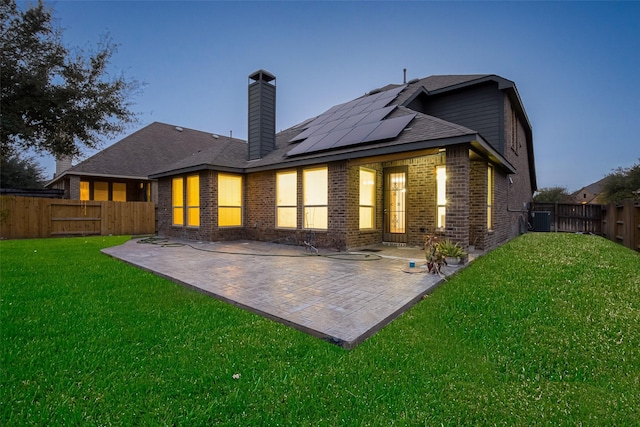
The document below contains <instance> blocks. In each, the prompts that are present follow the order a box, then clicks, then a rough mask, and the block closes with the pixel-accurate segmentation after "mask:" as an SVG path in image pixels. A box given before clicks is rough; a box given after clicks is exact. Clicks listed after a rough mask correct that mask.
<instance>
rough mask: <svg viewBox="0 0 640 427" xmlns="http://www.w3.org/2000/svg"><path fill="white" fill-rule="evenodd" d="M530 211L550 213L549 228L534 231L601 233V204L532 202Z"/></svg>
mask: <svg viewBox="0 0 640 427" xmlns="http://www.w3.org/2000/svg"><path fill="white" fill-rule="evenodd" d="M531 211H532V212H550V214H551V218H550V220H551V221H550V222H551V224H550V225H551V229H550V230H536V231H561V232H569V233H593V234H602V217H603V215H602V212H603V211H602V205H582V204H574V203H534V204H533V206H532V209H531Z"/></svg>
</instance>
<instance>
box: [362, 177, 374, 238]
mask: <svg viewBox="0 0 640 427" xmlns="http://www.w3.org/2000/svg"><path fill="white" fill-rule="evenodd" d="M375 200H376V173H375V171H372V170H368V169H360V228H373V227H374V214H373V213H374V211H375V209H374V206H375Z"/></svg>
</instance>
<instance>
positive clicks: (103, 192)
mask: <svg viewBox="0 0 640 427" xmlns="http://www.w3.org/2000/svg"><path fill="white" fill-rule="evenodd" d="M93 200H100V201H108V200H109V183H108V182H99V181H96V182H94V183H93Z"/></svg>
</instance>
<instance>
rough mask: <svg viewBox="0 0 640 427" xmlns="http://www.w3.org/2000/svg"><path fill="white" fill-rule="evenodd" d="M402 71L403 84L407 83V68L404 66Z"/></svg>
mask: <svg viewBox="0 0 640 427" xmlns="http://www.w3.org/2000/svg"><path fill="white" fill-rule="evenodd" d="M402 73H403V77H402V84H405V85H406V84H407V69H406V68H403V69H402Z"/></svg>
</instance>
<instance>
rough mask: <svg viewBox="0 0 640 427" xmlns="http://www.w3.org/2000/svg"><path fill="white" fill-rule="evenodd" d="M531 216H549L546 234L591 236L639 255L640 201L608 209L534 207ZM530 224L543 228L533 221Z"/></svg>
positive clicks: (549, 205) (592, 206) (601, 207)
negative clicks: (637, 252)
mask: <svg viewBox="0 0 640 427" xmlns="http://www.w3.org/2000/svg"><path fill="white" fill-rule="evenodd" d="M531 211H532V212H531V213H532V215H533V213H534V212H536V213H539V212H543V213H547V212H548V213H549V215H550V230H535V228H534V231H560V232H571V233H593V234H599V235H601V236H604V237H606V238H607V239H609V240H612V241H614V242H617V243H620V244H622V245H624V246H626V247H628V248H630V249H633V250H636V251H640V201H638V200H625V201H623V202H622V203H611V204H608V205H580V204H569V203H534V204H533V205H532V209H531ZM532 221H534V223H536V222H537V223H538V224H543V222H540V221H535V216H533V217H532Z"/></svg>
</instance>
